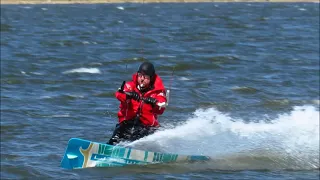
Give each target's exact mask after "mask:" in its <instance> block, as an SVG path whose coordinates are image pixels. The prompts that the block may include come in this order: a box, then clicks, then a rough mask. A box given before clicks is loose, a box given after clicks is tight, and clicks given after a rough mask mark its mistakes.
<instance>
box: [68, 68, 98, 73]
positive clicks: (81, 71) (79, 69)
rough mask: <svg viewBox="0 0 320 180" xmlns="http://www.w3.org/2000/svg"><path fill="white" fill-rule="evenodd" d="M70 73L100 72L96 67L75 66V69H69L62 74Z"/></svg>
mask: <svg viewBox="0 0 320 180" xmlns="http://www.w3.org/2000/svg"><path fill="white" fill-rule="evenodd" d="M70 73H90V74H101V72H100V70H99V69H98V68H77V69H71V70H68V71H64V72H63V74H70Z"/></svg>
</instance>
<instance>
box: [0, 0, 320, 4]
mask: <svg viewBox="0 0 320 180" xmlns="http://www.w3.org/2000/svg"><path fill="white" fill-rule="evenodd" d="M319 1H320V0H1V4H95V3H96V4H98V3H192V2H314V3H319Z"/></svg>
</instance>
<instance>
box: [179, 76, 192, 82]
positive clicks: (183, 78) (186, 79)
mask: <svg viewBox="0 0 320 180" xmlns="http://www.w3.org/2000/svg"><path fill="white" fill-rule="evenodd" d="M179 80H181V81H189V80H190V79H189V78H186V77H179Z"/></svg>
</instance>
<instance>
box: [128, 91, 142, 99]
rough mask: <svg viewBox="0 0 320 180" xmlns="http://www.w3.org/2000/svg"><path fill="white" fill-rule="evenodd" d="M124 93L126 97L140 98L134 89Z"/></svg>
mask: <svg viewBox="0 0 320 180" xmlns="http://www.w3.org/2000/svg"><path fill="white" fill-rule="evenodd" d="M126 95H127V99H134V100H136V101H139V100H140V95H139V94H138V93H137V92H135V91H131V92H126Z"/></svg>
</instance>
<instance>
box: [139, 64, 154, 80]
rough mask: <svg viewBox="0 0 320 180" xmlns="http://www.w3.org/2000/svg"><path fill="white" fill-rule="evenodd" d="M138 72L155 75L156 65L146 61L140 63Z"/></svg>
mask: <svg viewBox="0 0 320 180" xmlns="http://www.w3.org/2000/svg"><path fill="white" fill-rule="evenodd" d="M138 73H141V74H145V75H148V76H150V77H153V76H154V75H155V74H156V71H155V70H154V66H153V64H152V63H149V62H144V63H142V64H141V65H140V67H139V70H138Z"/></svg>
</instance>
